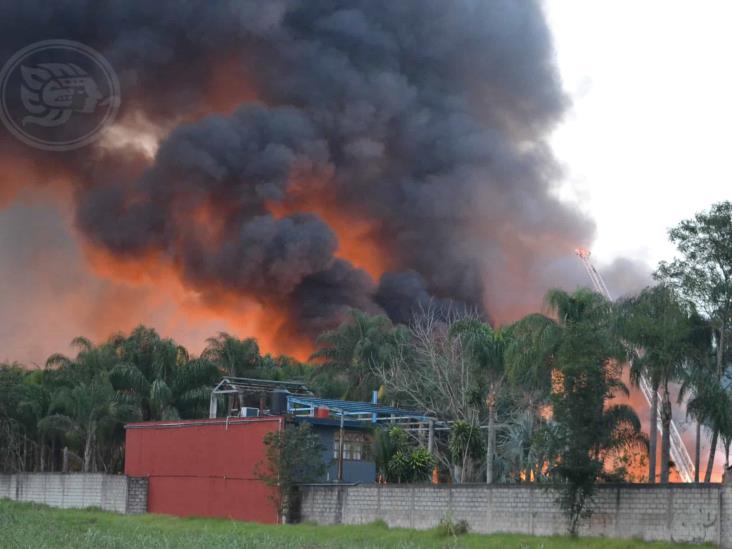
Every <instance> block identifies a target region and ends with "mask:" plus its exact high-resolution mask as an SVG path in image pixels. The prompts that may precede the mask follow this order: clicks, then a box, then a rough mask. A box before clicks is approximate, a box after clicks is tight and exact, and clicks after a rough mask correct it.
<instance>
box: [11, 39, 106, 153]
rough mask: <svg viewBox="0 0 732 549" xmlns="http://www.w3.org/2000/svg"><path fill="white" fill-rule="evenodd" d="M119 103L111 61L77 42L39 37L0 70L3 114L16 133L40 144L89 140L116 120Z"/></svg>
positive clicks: (55, 147)
mask: <svg viewBox="0 0 732 549" xmlns="http://www.w3.org/2000/svg"><path fill="white" fill-rule="evenodd" d="M119 104H120V90H119V80H118V79H117V75H116V74H115V72H114V69H112V65H110V64H109V61H107V60H106V59H105V58H104V57H103V56H102V55H101V54H100V53H99V52H98V51H96V50H94V49H92V48H90V47H89V46H87V45H85V44H81V43H79V42H73V41H71V40H43V41H41V42H36V43H35V44H31V45H30V46H27V47H25V48H23V49H22V50H19V51H18V52H16V53H15V54H14V55H13V56H12V57H11V58H10V59H9V60H8V61H7V62H6V63H5V65H3V68H2V70H1V71H0V119H2V122H3V124H4V125H5V127H6V128H7V129H8V130H9V131H10V132H11V133H12V134H13V135H14V136H15V137H17V138H18V139H20V140H21V141H23V142H24V143H26V144H28V145H30V146H32V147H36V148H39V149H44V150H47V151H68V150H72V149H78V148H79V147H83V146H84V145H88V144H89V143H91V142H92V141H94V140H95V139H97V137H99V135H100V132H101V131H102V130H103V129H104V128H105V126H107V125H108V124H111V123H112V122H113V121H114V119H115V117H116V116H117V111H118V109H119Z"/></svg>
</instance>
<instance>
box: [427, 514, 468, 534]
mask: <svg viewBox="0 0 732 549" xmlns="http://www.w3.org/2000/svg"><path fill="white" fill-rule="evenodd" d="M469 530H470V526H469V525H468V522H467V521H465V520H459V521H457V522H455V521H454V520H453V517H452V514H450V513H448V514H447V515H445V516H444V517H442V518H441V519H440V523H439V524H438V525H437V528H435V531H436V533H437V537H440V538H447V537H457V536H462V535H463V534H467V533H468V531H469Z"/></svg>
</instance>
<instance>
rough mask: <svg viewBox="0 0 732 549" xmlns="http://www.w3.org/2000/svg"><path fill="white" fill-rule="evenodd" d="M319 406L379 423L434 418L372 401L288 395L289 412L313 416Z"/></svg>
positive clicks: (349, 416)
mask: <svg viewBox="0 0 732 549" xmlns="http://www.w3.org/2000/svg"><path fill="white" fill-rule="evenodd" d="M317 408H327V409H328V410H329V411H330V414H331V415H332V416H335V417H342V418H344V419H345V418H348V419H349V420H352V421H363V422H370V423H377V422H379V421H389V422H396V423H399V422H404V421H408V422H410V423H413V422H428V421H432V420H434V418H431V417H429V416H426V415H424V414H423V413H420V412H415V411H412V410H402V409H401V408H395V407H393V406H383V405H381V404H373V403H371V402H353V401H349V400H335V399H328V398H317V397H311V396H305V395H287V412H288V413H290V414H292V415H294V416H313V415H315V410H316V409H317Z"/></svg>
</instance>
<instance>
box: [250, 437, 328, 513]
mask: <svg viewBox="0 0 732 549" xmlns="http://www.w3.org/2000/svg"><path fill="white" fill-rule="evenodd" d="M264 445H265V446H266V448H267V451H266V458H265V460H264V461H263V462H260V463H258V464H257V465H256V468H255V476H256V477H257V478H258V479H259V480H261V481H263V482H264V483H265V484H267V485H268V486H272V487H275V488H276V489H277V490H276V492H275V495H274V496H273V501H274V503H275V505H276V506H277V508H278V510H279V513H280V515H281V516H282V517H283V518H285V519H286V520H288V521H291V520H292V519H293V518H294V517H293V513H294V511H295V510H296V509H297V485H298V484H303V483H308V482H316V481H319V480H321V479H322V477H323V476H324V475H325V470H326V467H325V462H324V461H323V452H324V449H323V445H322V444H321V442H320V437H318V435H317V434H316V433H314V432H313V430H312V429H311V428H310V425H308V424H307V423H301V424H300V425H299V426H297V427H295V426H288V427H287V428H286V429H284V430H283V431H274V432H270V433H267V434H266V435H265V436H264Z"/></svg>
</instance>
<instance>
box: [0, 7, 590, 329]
mask: <svg viewBox="0 0 732 549" xmlns="http://www.w3.org/2000/svg"><path fill="white" fill-rule="evenodd" d="M39 13H41V14H43V17H39V16H38V14H39ZM0 17H1V18H2V19H3V20H6V21H14V22H15V23H14V24H13V28H12V29H9V32H8V33H7V34H5V35H3V37H2V38H0V54H2V55H3V56H6V55H10V54H11V53H12V52H13V51H14V50H15V49H17V48H19V47H22V46H24V45H26V44H27V43H29V42H32V41H34V40H40V39H43V38H47V37H48V36H50V35H53V36H63V37H64V38H68V39H72V40H78V41H81V42H84V43H87V44H89V45H90V46H92V47H94V48H96V49H98V50H99V51H100V52H102V53H103V54H104V55H105V56H106V57H107V58H108V59H109V60H110V62H111V63H112V64H113V66H114V67H115V69H116V70H117V72H118V73H119V77H120V82H121V86H122V96H123V104H122V108H121V117H122V119H123V120H124V119H125V117H131V116H133V115H134V116H143V117H145V118H146V119H148V120H150V121H153V122H154V123H156V124H159V125H160V126H161V127H166V128H167V127H170V128H173V129H172V131H170V133H169V134H168V135H167V137H166V138H165V139H164V140H163V141H162V143H161V146H160V149H159V151H158V153H157V155H156V157H155V159H154V161H153V162H152V163H149V162H147V161H146V160H145V159H143V158H141V157H140V156H139V155H136V154H135V153H134V152H132V151H129V150H128V151H122V152H120V151H101V150H99V149H97V150H89V149H87V150H85V151H83V153H79V152H76V153H69V154H67V155H64V156H63V157H54V158H53V159H52V161H50V162H45V163H44V162H38V163H37V165H36V168H35V169H36V170H38V171H39V172H40V173H37V174H36V175H37V178H38V179H39V180H44V179H47V178H48V177H49V174H50V173H54V174H58V173H63V174H65V175H66V179H68V180H71V181H73V182H74V184H75V185H76V200H77V214H76V218H77V225H78V227H79V228H80V230H81V231H82V233H83V234H84V236H85V238H86V239H88V240H89V241H90V242H92V243H93V244H94V245H96V246H98V247H101V248H103V249H105V250H106V251H108V252H111V253H112V254H116V255H118V256H120V257H135V256H136V255H142V254H147V253H155V254H157V255H159V256H162V257H164V258H166V259H167V260H168V261H170V262H171V263H172V264H174V265H175V266H176V267H177V268H178V270H179V273H180V276H181V277H182V279H183V280H184V281H185V283H186V284H187V285H189V286H191V287H193V288H195V289H197V290H198V291H200V292H201V293H202V294H203V295H204V296H205V295H207V294H209V293H210V294H211V296H212V299H213V296H215V295H216V294H218V293H220V292H221V291H222V290H227V291H234V292H237V293H239V294H241V295H244V296H247V297H250V298H253V299H255V300H257V301H259V302H260V303H261V304H263V305H264V306H266V307H270V306H271V307H273V308H276V309H277V310H278V311H284V312H285V313H286V317H287V321H286V323H285V324H284V325H283V326H282V328H281V330H282V334H283V336H285V335H288V334H292V333H299V334H304V335H305V336H307V337H313V336H314V335H315V334H317V333H318V331H320V330H321V329H323V328H326V327H330V326H332V325H333V324H334V323H335V322H337V321H338V320H340V319H341V318H342V317H343V314H344V312H345V310H346V309H347V308H348V307H359V308H362V309H364V310H367V311H370V312H380V311H385V312H387V313H388V314H389V315H390V316H391V317H392V318H394V319H395V320H399V321H403V320H405V319H406V318H407V317H408V315H409V313H410V311H412V310H413V309H414V308H415V307H417V306H419V305H420V304H422V303H424V302H425V300H429V299H437V300H440V302H441V303H445V304H456V305H458V306H467V307H470V308H473V309H477V310H479V311H481V312H482V313H483V314H485V315H486V316H487V317H489V318H494V319H495V320H497V321H501V320H503V319H506V318H510V317H511V316H515V315H516V313H517V312H527V310H530V309H531V308H532V307H533V308H536V306H537V305H538V304H539V303H540V298H541V295H542V294H543V292H544V290H545V289H546V288H545V286H544V285H545V284H546V283H547V281H548V280H551V282H552V284H551V285H555V284H554V281H555V280H556V279H561V276H554V274H552V273H551V272H550V273H547V269H549V270H551V269H553V268H554V266H556V265H557V263H558V262H559V261H560V260H561V258H564V257H567V256H570V255H571V253H572V249H573V248H574V246H576V245H582V244H587V243H589V242H590V241H591V240H592V237H593V234H594V225H593V224H592V223H591V222H590V221H589V220H588V219H586V218H584V217H583V216H581V215H580V214H578V213H577V212H575V211H573V210H572V209H571V208H570V207H568V206H566V205H564V204H562V203H561V202H559V201H558V200H557V199H556V198H555V197H554V196H553V195H552V192H551V189H552V185H553V183H554V182H555V181H556V179H557V177H558V175H559V168H558V166H557V165H556V163H555V161H554V159H553V157H552V155H551V153H550V151H549V150H548V147H547V145H546V142H545V139H546V137H547V134H548V132H549V131H550V130H551V129H552V128H553V126H554V125H555V124H556V123H557V122H558V121H559V120H560V119H561V116H562V114H563V112H564V110H565V108H566V106H567V99H566V98H565V96H564V95H563V93H562V90H561V85H560V82H559V77H558V74H557V71H556V69H555V66H554V54H553V50H552V44H551V37H550V33H549V31H548V28H547V25H546V22H545V20H544V15H543V13H542V10H541V7H540V4H539V2H535V1H531V0H514V1H510V0H505V1H504V0H496V1H490V2H486V1H478V0H456V1H453V2H444V1H442V0H419V1H417V0H403V1H399V2H394V1H387V0H363V1H356V0H354V1H349V2H333V1H325V0H322V1H320V0H313V1H308V2H295V1H288V0H269V1H267V2H261V1H240V2H217V3H206V2H194V3H184V4H181V3H179V2H166V1H161V2H136V1H135V2H130V1H124V2H122V1H109V2H101V3H100V2H91V1H83V0H76V1H71V2H65V3H64V4H63V5H60V4H50V5H49V4H46V3H35V2H24V3H15V4H12V3H6V4H4V5H3V6H2V7H0ZM232 60H233V62H232ZM222 67H223V68H222ZM222 70H224V71H230V72H225V74H224V76H227V75H228V76H229V78H228V80H227V78H224V80H223V81H224V82H225V87H226V89H227V90H226V91H227V93H228V94H229V95H233V96H237V94H240V96H241V97H242V99H241V101H240V103H241V104H240V106H239V107H238V108H237V109H236V110H234V111H233V112H232V113H231V114H223V115H222V114H211V115H209V116H203V117H201V116H200V115H201V114H206V113H212V112H215V111H216V110H217V106H216V105H214V104H213V100H212V99H211V97H212V95H211V93H210V92H211V87H212V86H214V85H215V86H218V87H221V85H222V84H221V81H222V80H221V78H220V76H221V74H220V71H222ZM217 71H219V73H217ZM244 97H246V99H243V98H244ZM252 97H256V101H253V100H252ZM3 139H4V141H3V143H2V144H3V145H7V147H8V148H6V149H5V150H6V151H7V150H10V147H12V148H13V151H12V153H8V154H12V155H13V156H16V155H18V154H19V153H20V154H22V155H23V156H24V157H25V158H31V159H40V157H39V156H38V155H39V153H38V152H37V151H32V150H27V149H25V150H22V151H20V149H19V148H18V146H17V144H14V143H11V142H9V141H8V139H7V138H6V136H3ZM43 158H44V159H45V158H46V156H45V155H44V157H43ZM319 202H324V203H325V202H327V204H328V205H329V207H330V209H333V208H335V209H336V210H337V214H338V216H340V217H342V218H346V219H352V220H354V222H356V221H367V222H369V225H370V227H372V229H371V231H370V233H369V234H368V235H367V237H366V238H368V239H369V240H371V241H372V242H375V243H376V244H377V245H378V248H379V249H380V250H381V253H382V254H383V256H384V257H385V258H386V259H387V261H386V263H387V264H388V265H389V269H390V272H387V273H385V274H384V275H383V276H382V277H381V279H380V280H373V279H372V278H371V277H370V276H369V275H368V274H367V273H366V272H364V271H363V270H361V269H358V268H356V267H354V266H353V265H352V264H351V263H349V262H348V261H346V260H344V259H342V258H338V235H337V233H336V231H335V230H334V229H333V227H331V226H330V225H329V223H328V221H327V220H326V219H325V218H324V217H322V216H320V215H318V213H317V212H314V211H312V208H309V207H308V205H310V204H312V203H319ZM286 204H289V205H292V204H295V205H297V204H303V205H304V206H303V207H302V208H300V211H298V212H296V213H292V212H290V213H285V214H281V213H276V212H275V210H276V208H275V209H274V210H273V206H278V205H286ZM296 209H297V208H296ZM560 283H561V280H560ZM512 296H517V298H516V299H513V298H512Z"/></svg>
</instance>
